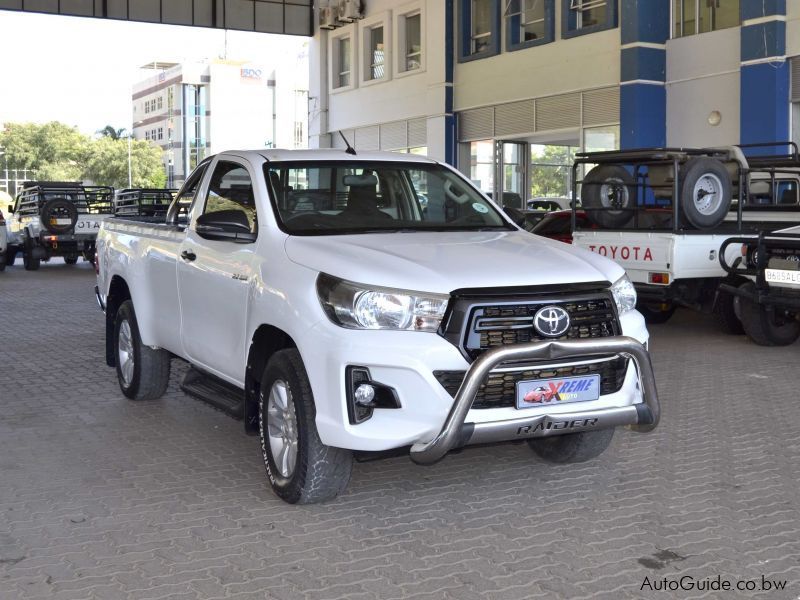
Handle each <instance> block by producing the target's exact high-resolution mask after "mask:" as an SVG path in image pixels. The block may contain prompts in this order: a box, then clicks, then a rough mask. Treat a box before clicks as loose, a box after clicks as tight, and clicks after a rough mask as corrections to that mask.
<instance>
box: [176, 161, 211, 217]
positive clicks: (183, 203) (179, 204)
mask: <svg viewBox="0 0 800 600" xmlns="http://www.w3.org/2000/svg"><path fill="white" fill-rule="evenodd" d="M206 166H207V165H200V166H199V167H197V168H196V169H195V170H194V171H193V172H192V174H191V175H189V179H187V180H186V183H184V184H183V187H182V188H181V189H180V192H178V196H177V197H176V198H175V202H174V203H173V204H172V206H171V207H170V210H169V213H168V214H167V222H168V223H173V224H176V225H186V223H187V222H188V220H189V212H190V211H191V210H192V207H193V206H194V201H195V197H196V196H197V190H198V188H199V187H200V182H201V181H203V174H204V173H205V172H206Z"/></svg>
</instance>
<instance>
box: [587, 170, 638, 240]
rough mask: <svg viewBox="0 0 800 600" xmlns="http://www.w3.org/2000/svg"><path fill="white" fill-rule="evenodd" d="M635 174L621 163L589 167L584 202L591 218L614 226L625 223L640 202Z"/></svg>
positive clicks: (604, 225)
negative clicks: (637, 198)
mask: <svg viewBox="0 0 800 600" xmlns="http://www.w3.org/2000/svg"><path fill="white" fill-rule="evenodd" d="M634 183H635V182H634V180H633V177H632V176H631V174H630V173H628V171H627V170H626V169H625V168H624V167H620V166H617V165H599V166H597V167H595V168H594V169H592V170H591V171H589V172H588V173H587V174H586V177H585V178H584V180H583V186H582V187H581V204H582V205H583V208H584V209H586V216H587V217H588V218H589V220H590V221H592V222H593V223H596V224H597V225H600V226H601V227H606V228H610V229H615V228H617V227H622V226H624V225H625V224H626V223H627V222H628V221H630V220H631V217H632V216H633V211H631V210H629V209H632V208H634V207H635V206H636V186H635V185H634Z"/></svg>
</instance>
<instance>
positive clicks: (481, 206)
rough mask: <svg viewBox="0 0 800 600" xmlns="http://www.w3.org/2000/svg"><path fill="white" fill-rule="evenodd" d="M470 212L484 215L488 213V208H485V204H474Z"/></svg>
mask: <svg viewBox="0 0 800 600" xmlns="http://www.w3.org/2000/svg"><path fill="white" fill-rule="evenodd" d="M472 210H474V211H475V212H479V213H483V214H486V213H488V212H489V207H488V206H486V205H485V204H481V203H480V202H475V203H474V204H473V205H472Z"/></svg>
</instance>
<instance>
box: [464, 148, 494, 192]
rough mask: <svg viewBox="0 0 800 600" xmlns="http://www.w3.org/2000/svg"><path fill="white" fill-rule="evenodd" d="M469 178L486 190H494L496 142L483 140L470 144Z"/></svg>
mask: <svg viewBox="0 0 800 600" xmlns="http://www.w3.org/2000/svg"><path fill="white" fill-rule="evenodd" d="M469 164H470V168H469V178H470V179H471V180H472V183H474V184H475V185H476V186H477V187H478V188H479V189H481V190H482V191H484V192H487V193H492V192H493V191H494V170H495V169H494V164H495V157H494V142H493V141H492V140H483V141H479V142H470V144H469Z"/></svg>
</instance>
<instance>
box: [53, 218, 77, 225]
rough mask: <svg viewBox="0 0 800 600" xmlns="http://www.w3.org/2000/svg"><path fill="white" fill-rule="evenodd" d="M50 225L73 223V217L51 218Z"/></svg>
mask: <svg viewBox="0 0 800 600" xmlns="http://www.w3.org/2000/svg"><path fill="white" fill-rule="evenodd" d="M50 225H72V220H71V219H50Z"/></svg>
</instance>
